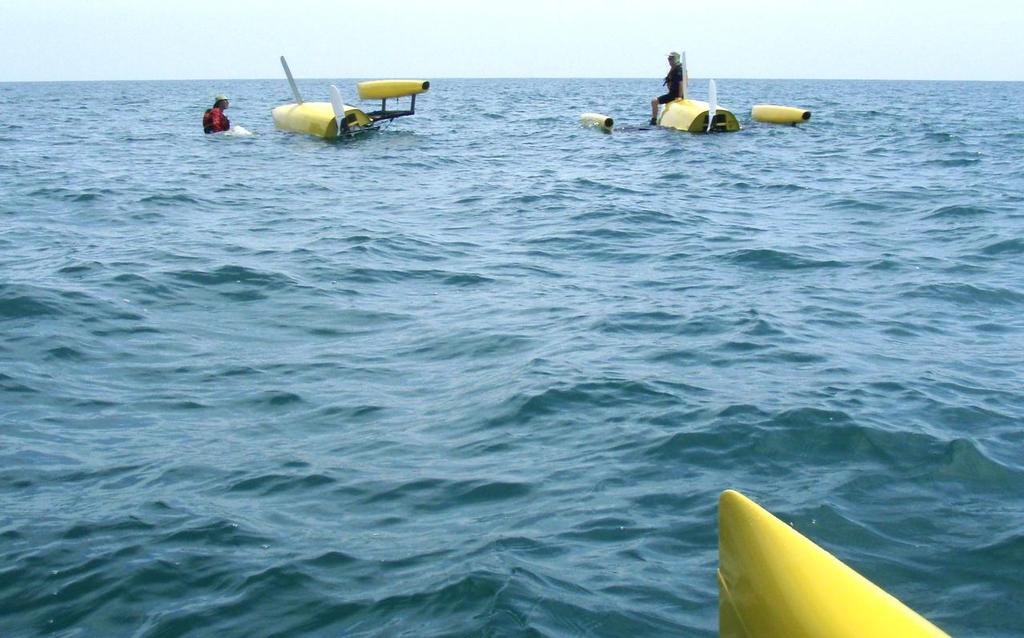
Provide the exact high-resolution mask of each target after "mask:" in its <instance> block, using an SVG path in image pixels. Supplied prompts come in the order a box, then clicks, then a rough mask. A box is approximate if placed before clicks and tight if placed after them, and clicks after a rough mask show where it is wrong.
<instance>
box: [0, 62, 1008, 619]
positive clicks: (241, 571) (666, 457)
mask: <svg viewBox="0 0 1024 638" xmlns="http://www.w3.org/2000/svg"><path fill="white" fill-rule="evenodd" d="M335 81H336V80H335ZM328 83H329V80H303V81H301V82H300V84H301V86H302V88H303V91H304V92H305V94H306V97H307V99H326V96H327V85H328ZM340 84H341V87H342V90H343V92H344V93H346V94H347V95H349V96H351V95H352V94H353V93H354V89H353V86H352V81H342V82H340ZM659 88H660V87H659V85H658V81H657V80H436V81H434V83H433V88H432V89H431V91H430V92H429V93H427V94H425V95H423V96H420V98H419V99H418V103H417V107H418V113H417V115H416V116H415V117H411V118H405V119H403V120H399V121H397V122H395V123H394V124H393V126H391V127H390V128H389V129H387V130H385V131H381V132H378V133H374V134H371V135H367V136H364V137H362V138H359V139H355V140H349V141H345V142H341V143H326V142H323V141H321V140H316V139H312V138H305V137H301V136H295V135H290V134H286V133H282V132H278V131H275V130H274V129H273V125H272V122H271V119H270V109H271V108H272V107H273V106H274V105H276V104H279V103H283V102H287V101H290V93H289V91H288V88H287V85H286V83H285V82H284V81H283V80H265V81H229V82H119V83H45V84H0V635H2V636H4V637H22V636H61V637H78V636H146V637H151V636H256V635H258V636H609V637H610V636H715V635H717V585H716V581H715V567H716V563H717V523H716V509H717V502H716V501H717V497H718V495H719V493H720V492H721V491H722V490H724V489H727V488H735V489H738V490H741V491H742V492H744V493H746V494H747V495H749V496H750V497H752V498H754V499H755V500H757V501H758V502H760V503H761V504H762V505H764V506H765V507H766V508H768V509H770V510H771V511H772V512H774V513H776V514H777V515H778V516H779V517H781V518H782V519H783V520H785V521H786V522H788V523H791V524H792V525H793V526H794V527H795V528H796V529H798V530H800V531H801V532H802V533H804V534H806V535H807V536H809V537H810V538H812V539H813V540H815V541H816V542H818V543H820V544H821V545H822V546H824V547H826V548H827V549H829V550H830V551H832V552H834V553H835V554H836V555H837V556H839V557H840V558H841V559H843V560H844V561H846V562H847V563H849V564H850V565H852V566H853V567H855V568H856V569H858V570H859V571H861V572H862V573H863V574H865V575H866V576H868V577H869V578H871V579H872V580H874V581H875V582H877V583H878V584H879V585H880V586H882V587H883V588H885V589H886V590H887V591H889V592H891V593H893V594H894V595H896V596H897V597H899V598H900V599H902V600H903V601H905V602H906V603H907V604H908V605H910V606H911V607H913V608H915V609H916V610H918V611H919V612H921V613H922V614H923V615H925V616H926V617H928V618H929V619H931V620H932V621H933V622H935V623H936V624H938V625H939V626H940V627H942V628H943V629H945V630H946V631H948V632H949V633H951V634H953V635H955V636H976V637H991V638H995V637H1009V636H1019V635H1020V634H1021V631H1022V628H1024V383H1022V381H1024V375H1022V372H1021V371H1022V364H1024V318H1022V317H1024V161H1022V156H1024V111H1022V109H1021V104H1024V85H1022V84H1019V83H1018V84H1014V83H927V82H923V83H914V82H910V83H906V82H826V81H749V80H727V79H726V80H719V83H718V94H719V100H720V102H721V103H722V104H724V105H726V106H729V107H732V108H733V110H734V111H735V112H736V114H737V115H738V116H739V117H740V119H741V121H742V122H743V123H744V126H745V128H744V130H743V131H741V132H739V133H735V134H722V135H713V136H691V135H687V134H683V133H677V132H673V131H665V130H637V129H636V127H640V126H642V125H643V124H644V123H645V121H646V119H647V117H648V110H649V107H648V101H649V99H650V97H651V96H652V95H655V94H657V92H658V89H659ZM692 90H693V92H694V93H695V94H696V95H697V96H698V97H701V96H703V95H704V94H705V91H706V82H705V81H701V80H695V81H694V82H693V83H692ZM218 92H225V93H227V94H229V95H230V97H231V98H232V107H231V108H230V110H229V111H228V115H229V117H231V118H232V121H233V122H234V123H235V124H240V125H242V126H244V127H245V128H247V129H249V130H251V131H252V132H253V133H254V135H252V136H251V137H224V136H204V135H203V134H202V132H201V126H200V120H201V117H202V112H203V110H204V109H205V108H207V107H208V103H209V102H210V101H211V98H212V96H213V95H214V94H215V93H218ZM350 99H352V98H351V97H350ZM757 102H774V103H782V104H794V105H800V106H804V107H807V108H810V109H812V110H813V112H814V116H813V119H812V120H811V122H810V123H809V124H808V125H807V126H804V127H800V128H790V127H777V126H768V125H759V124H756V123H753V122H750V121H749V117H748V114H749V108H750V106H751V105H752V104H754V103H757ZM584 111H598V112H603V113H607V114H609V115H612V116H614V117H616V118H617V120H618V123H619V124H621V125H625V130H621V131H618V132H616V133H614V134H611V135H606V134H602V133H599V132H597V131H594V130H585V129H582V128H580V127H579V125H578V116H579V114H580V113H582V112H584ZM631 125H632V126H633V128H632V129H630V126H631Z"/></svg>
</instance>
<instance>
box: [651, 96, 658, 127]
mask: <svg viewBox="0 0 1024 638" xmlns="http://www.w3.org/2000/svg"><path fill="white" fill-rule="evenodd" d="M657 123H658V98H654V99H653V100H651V124H657Z"/></svg>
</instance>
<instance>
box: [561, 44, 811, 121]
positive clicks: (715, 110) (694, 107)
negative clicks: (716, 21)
mask: <svg viewBox="0 0 1024 638" xmlns="http://www.w3.org/2000/svg"><path fill="white" fill-rule="evenodd" d="M680 64H682V66H683V97H682V98H680V99H676V100H673V101H671V102H669V103H668V104H666V105H665V108H664V109H663V110H662V112H661V115H660V116H659V118H658V121H657V122H658V126H660V127H663V128H670V129H675V130H677V131H686V132H688V133H716V132H733V131H738V130H740V129H741V128H742V127H741V126H740V123H739V121H738V120H737V119H736V116H735V115H733V113H732V111H730V110H729V109H727V108H725V107H724V106H722V105H721V104H719V103H718V86H717V85H716V84H715V81H714V80H711V81H709V82H708V101H707V102H702V101H701V100H694V99H691V98H690V87H689V82H690V74H689V72H688V71H687V68H686V52H685V51H684V52H683V54H682V55H681V56H680ZM750 117H751V119H752V120H754V121H755V122H766V123H770V124H801V123H804V122H806V121H808V120H810V119H811V112H810V111H808V110H807V109H802V108H796V107H791V106H779V105H775V104H755V105H754V107H753V109H751V113H750ZM580 124H582V125H583V126H584V127H587V128H594V129H598V130H601V131H604V132H606V133H611V132H612V129H613V120H612V118H610V117H608V116H607V115H602V114H600V113H584V114H583V115H581V116H580Z"/></svg>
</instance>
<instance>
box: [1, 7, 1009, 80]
mask: <svg viewBox="0 0 1024 638" xmlns="http://www.w3.org/2000/svg"><path fill="white" fill-rule="evenodd" d="M672 50H677V51H686V52H687V59H688V62H689V71H690V75H691V76H693V77H697V78H700V77H715V78H803V79H886V80H900V79H903V80H1012V81H1024V2H1020V1H1019V0H1014V1H1010V0H973V1H972V2H965V1H963V0H958V1H953V0H930V1H924V0H862V1H856V0H832V1H828V0H816V1H812V0H763V1H761V2H755V1H753V0H731V1H725V2H721V3H712V2H707V1H702V2H691V1H684V0H677V1H675V2H669V1H667V0H632V1H625V0H589V1H582V0H511V1H495V0H489V1H473V0H430V1H417V0H380V1H379V2H374V0H361V1H359V2H342V1H340V0H279V1H276V2H272V1H270V0H209V1H206V2H201V1H199V0H173V1H165V0H0V82H17V81H48V80H185V79H255V78H278V77H280V76H281V70H280V66H279V62H278V58H279V56H281V55H285V56H287V58H288V61H289V64H290V66H291V68H292V71H293V73H294V74H295V75H296V77H300V78H367V77H423V78H444V77H448V78H452V77H482V78H501V77H571V78H576V77H606V78H618V77H635V78H646V77H660V76H661V75H662V74H664V70H665V54H666V53H667V52H669V51H672Z"/></svg>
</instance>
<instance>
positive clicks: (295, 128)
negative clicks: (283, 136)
mask: <svg viewBox="0 0 1024 638" xmlns="http://www.w3.org/2000/svg"><path fill="white" fill-rule="evenodd" d="M271 115H273V117H274V126H276V127H277V128H279V129H281V130H283V131H291V132H292V133H304V134H306V135H314V136H316V137H322V138H324V139H328V140H332V139H335V138H337V137H338V123H337V121H336V120H335V118H334V108H333V107H332V106H331V103H330V102H303V103H302V104H285V105H283V106H279V107H277V108H275V109H274V110H273V111H271ZM345 120H346V121H347V122H348V126H349V127H364V126H369V125H370V124H371V123H372V122H371V121H370V118H369V117H368V116H367V115H366V114H365V113H363V112H362V111H360V110H359V109H357V108H355V107H352V106H348V105H347V104H346V105H345Z"/></svg>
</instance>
